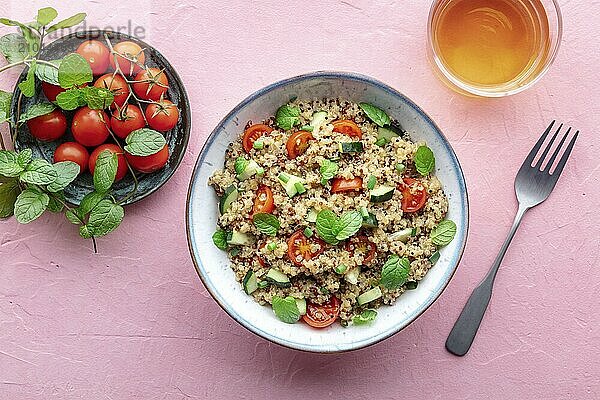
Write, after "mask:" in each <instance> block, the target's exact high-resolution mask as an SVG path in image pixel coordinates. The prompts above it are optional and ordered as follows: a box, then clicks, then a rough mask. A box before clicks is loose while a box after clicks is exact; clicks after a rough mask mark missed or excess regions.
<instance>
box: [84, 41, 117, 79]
mask: <svg viewBox="0 0 600 400" xmlns="http://www.w3.org/2000/svg"><path fill="white" fill-rule="evenodd" d="M77 54H79V55H80V56H82V57H83V58H85V59H86V60H87V62H88V63H89V64H90V67H92V73H93V74H94V75H101V74H103V73H105V72H106V70H107V69H108V65H109V64H110V50H108V47H106V46H105V45H104V43H102V42H100V41H98V40H86V41H85V42H83V43H81V44H80V45H79V47H78V48H77Z"/></svg>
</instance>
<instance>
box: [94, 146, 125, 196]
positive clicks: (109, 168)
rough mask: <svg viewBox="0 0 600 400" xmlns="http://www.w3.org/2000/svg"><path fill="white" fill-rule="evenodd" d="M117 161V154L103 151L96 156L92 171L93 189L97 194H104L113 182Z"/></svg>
mask: <svg viewBox="0 0 600 400" xmlns="http://www.w3.org/2000/svg"><path fill="white" fill-rule="evenodd" d="M118 166H119V159H118V158H117V154H116V153H113V152H111V151H110V150H104V151H103V152H101V153H100V154H99V155H98V159H97V160H96V168H95V169H94V187H95V188H96V191H97V192H99V193H106V192H108V190H109V189H110V188H111V186H112V185H113V183H114V182H115V177H116V176H117V167H118Z"/></svg>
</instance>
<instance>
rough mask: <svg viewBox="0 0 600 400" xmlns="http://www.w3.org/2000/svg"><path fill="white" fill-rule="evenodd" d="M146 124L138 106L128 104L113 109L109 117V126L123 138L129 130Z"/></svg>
mask: <svg viewBox="0 0 600 400" xmlns="http://www.w3.org/2000/svg"><path fill="white" fill-rule="evenodd" d="M145 126H146V121H144V115H143V114H142V110H140V109H139V107H137V106H134V105H133V104H128V105H126V106H125V107H124V108H121V109H120V110H118V109H117V110H114V111H113V114H112V118H111V119H110V127H111V129H112V130H113V132H114V133H115V135H117V136H118V137H120V138H121V139H125V138H126V137H127V135H129V134H130V133H131V132H133V131H135V130H138V129H141V128H143V127H145Z"/></svg>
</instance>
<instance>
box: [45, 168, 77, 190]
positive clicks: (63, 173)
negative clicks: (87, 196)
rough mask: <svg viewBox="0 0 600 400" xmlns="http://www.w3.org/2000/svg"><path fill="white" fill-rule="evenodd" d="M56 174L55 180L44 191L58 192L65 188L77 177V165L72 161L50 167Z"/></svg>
mask: <svg viewBox="0 0 600 400" xmlns="http://www.w3.org/2000/svg"><path fill="white" fill-rule="evenodd" d="M52 166H53V167H54V170H55V171H56V173H57V175H58V176H57V177H56V180H55V181H54V182H52V183H50V184H49V185H48V186H47V187H46V189H48V191H49V192H59V191H61V190H63V189H64V188H66V187H67V186H68V185H69V184H70V183H71V182H73V181H74V180H75V178H77V175H79V169H80V168H79V164H77V163H74V162H73V161H61V162H57V163H55V164H53V165H52Z"/></svg>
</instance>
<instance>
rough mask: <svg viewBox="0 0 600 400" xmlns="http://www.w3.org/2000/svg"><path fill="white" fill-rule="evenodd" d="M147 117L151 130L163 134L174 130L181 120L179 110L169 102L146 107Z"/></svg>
mask: <svg viewBox="0 0 600 400" xmlns="http://www.w3.org/2000/svg"><path fill="white" fill-rule="evenodd" d="M145 115H146V120H147V121H148V125H150V128H152V129H156V130H157V131H161V132H166V131H169V130H171V129H173V128H174V127H175V125H177V121H178V120H179V110H178V109H177V106H176V105H175V104H173V103H172V102H170V101H169V100H161V101H159V102H157V103H152V104H149V105H148V107H146V112H145Z"/></svg>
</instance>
